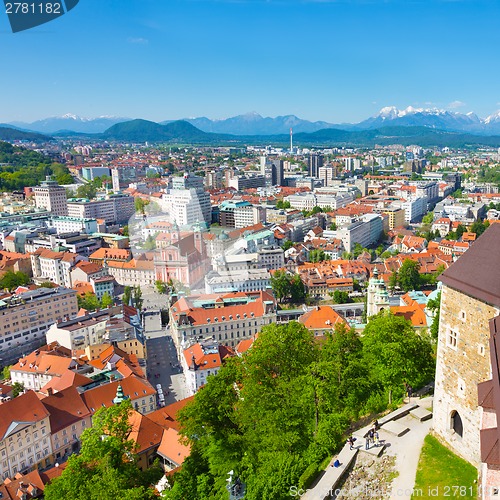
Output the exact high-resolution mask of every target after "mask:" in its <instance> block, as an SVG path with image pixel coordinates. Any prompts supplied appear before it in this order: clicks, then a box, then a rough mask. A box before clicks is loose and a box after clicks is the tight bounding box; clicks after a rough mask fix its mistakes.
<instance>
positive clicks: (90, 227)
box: [47, 216, 97, 234]
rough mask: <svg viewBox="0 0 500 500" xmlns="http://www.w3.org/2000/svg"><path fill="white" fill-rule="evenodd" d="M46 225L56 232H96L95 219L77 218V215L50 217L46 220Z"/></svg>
mask: <svg viewBox="0 0 500 500" xmlns="http://www.w3.org/2000/svg"><path fill="white" fill-rule="evenodd" d="M47 227H52V228H55V229H56V230H57V234H61V233H73V232H79V233H86V234H92V233H97V221H96V220H95V219H79V218H77V217H65V216H59V217H51V218H50V219H49V220H48V221H47Z"/></svg>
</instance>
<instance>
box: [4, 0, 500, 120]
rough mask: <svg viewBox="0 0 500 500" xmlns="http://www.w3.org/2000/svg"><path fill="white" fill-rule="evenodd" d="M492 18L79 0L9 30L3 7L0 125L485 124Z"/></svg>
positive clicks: (499, 93) (484, 10) (492, 82)
mask: <svg viewBox="0 0 500 500" xmlns="http://www.w3.org/2000/svg"><path fill="white" fill-rule="evenodd" d="M2 7H3V5H2ZM499 14H500V2H497V0H471V1H467V0H464V1H460V0H458V1H444V0H422V1H405V0H393V1H391V0H386V1H379V0H351V1H349V0H345V1H342V0H337V1H335V0H331V1H330V0H267V1H266V0H228V1H226V0H80V3H79V4H78V5H77V6H76V7H75V8H74V9H73V10H72V11H70V12H69V13H68V14H66V15H64V16H62V17H60V18H59V19H57V20H55V21H53V22H51V23H48V24H45V25H43V26H40V27H38V28H34V29H32V30H29V31H26V32H21V33H16V34H13V33H11V32H10V26H9V24H8V20H7V16H6V15H5V13H0V68H1V69H2V70H1V76H0V122H6V121H13V120H22V121H32V120H35V119H39V118H44V117H47V116H54V115H62V114H65V113H75V114H78V115H81V116H87V117H94V116H99V115H115V116H126V117H132V118H136V117H141V118H146V119H150V120H155V121H161V120H165V119H175V118H183V117H192V116H208V117H210V118H224V117H228V116H233V115H236V114H241V113H245V112H249V111H257V112H258V113H260V114H262V115H265V116H276V115H283V114H296V115H297V116H299V117H301V118H306V119H310V120H326V121H330V122H334V123H341V122H356V121H360V120H362V119H364V118H367V117H368V116H370V115H373V114H375V113H376V112H377V111H378V110H379V109H380V108H382V107H383V106H389V105H395V106H398V107H401V108H403V107H406V106H408V105H413V106H419V107H439V108H449V109H454V110H456V111H461V112H467V111H475V112H476V113H478V115H479V116H486V115H488V114H491V113H493V112H494V111H496V110H497V109H500V64H499V58H500V55H499V50H498V48H499V47H500V30H498V27H497V25H498V19H499Z"/></svg>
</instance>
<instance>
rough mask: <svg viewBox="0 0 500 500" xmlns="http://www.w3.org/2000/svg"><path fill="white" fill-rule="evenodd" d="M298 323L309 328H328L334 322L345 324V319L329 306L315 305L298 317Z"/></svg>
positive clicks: (332, 326)
mask: <svg viewBox="0 0 500 500" xmlns="http://www.w3.org/2000/svg"><path fill="white" fill-rule="evenodd" d="M299 323H302V324H303V325H304V326H305V327H306V328H307V329H309V330H330V329H333V328H334V327H335V325H336V324H347V323H346V321H345V319H344V318H343V317H342V316H340V314H338V313H337V312H336V311H335V310H334V309H333V307H330V306H317V307H315V308H314V309H312V310H311V311H308V312H306V313H305V314H303V315H302V316H301V317H300V318H299Z"/></svg>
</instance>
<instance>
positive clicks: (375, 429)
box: [373, 420, 380, 431]
mask: <svg viewBox="0 0 500 500" xmlns="http://www.w3.org/2000/svg"><path fill="white" fill-rule="evenodd" d="M379 428H380V424H379V423H378V420H375V422H373V430H374V431H378V430H379Z"/></svg>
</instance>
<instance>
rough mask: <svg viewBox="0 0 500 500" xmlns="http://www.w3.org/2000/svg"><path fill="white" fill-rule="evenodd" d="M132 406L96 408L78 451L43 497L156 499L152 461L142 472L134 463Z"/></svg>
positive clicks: (157, 472) (156, 467) (158, 471)
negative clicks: (130, 421) (130, 436)
mask: <svg viewBox="0 0 500 500" xmlns="http://www.w3.org/2000/svg"><path fill="white" fill-rule="evenodd" d="M131 412H132V405H131V403H130V401H129V400H125V401H124V402H123V403H121V404H120V405H115V406H111V407H109V408H100V409H99V410H98V411H97V412H96V413H95V414H94V416H93V418H92V427H90V428H88V429H86V430H85V431H84V433H83V434H82V438H81V439H82V448H81V451H80V453H79V454H73V455H71V456H70V457H69V460H68V463H67V466H66V468H65V469H64V471H63V473H62V475H61V476H60V477H58V478H56V479H55V480H54V481H52V482H51V483H50V484H48V485H47V486H46V488H45V490H44V497H45V499H46V500H60V499H61V498H71V499H74V500H116V499H118V498H120V499H124V500H147V499H151V500H152V499H154V498H156V495H155V491H154V489H153V488H151V484H153V483H155V482H156V481H158V480H159V479H160V477H161V476H162V471H161V469H160V467H159V465H158V463H155V464H154V465H153V466H152V467H150V468H149V469H148V470H146V471H141V470H140V469H139V467H138V465H137V455H136V454H135V450H136V448H137V445H136V443H135V442H134V441H133V440H132V439H129V435H130V432H131V425H130V423H129V415H130V414H131Z"/></svg>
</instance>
